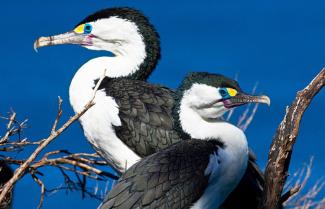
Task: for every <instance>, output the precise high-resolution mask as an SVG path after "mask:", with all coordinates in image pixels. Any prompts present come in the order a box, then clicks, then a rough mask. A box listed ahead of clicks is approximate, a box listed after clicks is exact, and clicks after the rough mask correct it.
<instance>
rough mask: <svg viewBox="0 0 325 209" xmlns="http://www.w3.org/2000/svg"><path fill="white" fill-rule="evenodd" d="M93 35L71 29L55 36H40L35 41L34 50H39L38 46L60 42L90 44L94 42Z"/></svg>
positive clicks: (58, 43)
mask: <svg viewBox="0 0 325 209" xmlns="http://www.w3.org/2000/svg"><path fill="white" fill-rule="evenodd" d="M92 37H93V36H92V35H84V34H78V33H75V32H74V31H70V32H67V33H63V34H60V35H55V36H48V37H39V38H38V39H36V41H35V42H34V50H35V51H36V52H37V49H38V48H41V47H44V46H54V45H60V44H79V45H86V46H90V45H91V44H92V42H91V38H92Z"/></svg>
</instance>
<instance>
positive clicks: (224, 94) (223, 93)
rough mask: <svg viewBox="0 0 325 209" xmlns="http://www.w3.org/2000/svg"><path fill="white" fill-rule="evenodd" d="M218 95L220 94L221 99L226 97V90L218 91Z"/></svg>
mask: <svg viewBox="0 0 325 209" xmlns="http://www.w3.org/2000/svg"><path fill="white" fill-rule="evenodd" d="M219 93H220V95H221V96H222V97H226V96H228V92H227V90H226V89H223V88H222V89H219Z"/></svg>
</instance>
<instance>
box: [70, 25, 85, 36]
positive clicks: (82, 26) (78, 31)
mask: <svg viewBox="0 0 325 209" xmlns="http://www.w3.org/2000/svg"><path fill="white" fill-rule="evenodd" d="M84 30H85V24H81V25H79V26H78V27H76V28H75V29H74V30H73V31H74V32H75V33H78V34H82V33H84Z"/></svg>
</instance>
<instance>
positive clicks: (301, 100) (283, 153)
mask: <svg viewBox="0 0 325 209" xmlns="http://www.w3.org/2000/svg"><path fill="white" fill-rule="evenodd" d="M324 85H325V68H324V69H322V70H321V72H320V73H319V74H318V75H317V76H316V77H315V78H314V79H313V80H312V81H311V83H310V84H309V85H308V86H307V87H306V88H304V89H303V90H301V91H299V92H298V93H297V96H296V98H295V100H294V101H293V103H292V104H291V106H290V107H288V108H287V110H286V114H285V116H284V119H283V120H282V122H281V123H280V125H279V127H278V129H277V132H276V134H275V136H274V138H273V141H272V144H271V147H270V152H269V157H268V164H267V167H266V170H265V187H264V192H263V197H262V201H261V205H260V208H261V209H276V208H281V207H282V202H281V201H280V200H281V194H282V191H283V188H284V184H285V182H286V179H287V177H288V174H287V173H288V168H289V164H290V159H291V153H292V148H293V145H294V144H295V142H296V139H297V136H298V131H299V124H300V121H301V118H302V116H303V113H304V112H305V110H306V109H307V108H308V106H309V104H310V102H311V101H312V99H313V98H314V96H315V95H316V94H317V93H318V92H319V91H320V90H321V89H322V87H323V86H324Z"/></svg>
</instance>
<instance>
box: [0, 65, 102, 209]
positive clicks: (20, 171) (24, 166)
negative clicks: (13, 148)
mask: <svg viewBox="0 0 325 209" xmlns="http://www.w3.org/2000/svg"><path fill="white" fill-rule="evenodd" d="M105 74H106V69H105V70H104V74H103V76H102V77H101V78H100V80H99V81H98V83H97V85H96V87H95V88H94V93H93V96H92V98H91V99H90V101H89V102H88V103H87V104H86V105H85V106H84V108H83V109H82V110H81V111H80V112H78V113H76V114H75V115H74V116H73V117H71V118H70V119H69V120H68V121H66V122H65V123H64V124H63V125H62V126H61V127H60V128H59V129H56V126H57V124H58V122H59V119H60V117H61V114H62V100H61V98H60V97H59V107H58V114H57V116H56V119H55V121H54V124H53V126H52V129H51V134H50V135H49V136H48V137H47V138H45V139H42V140H39V141H38V146H37V148H36V149H35V150H34V151H33V153H32V154H31V155H30V156H29V157H28V158H27V160H21V161H19V160H18V161H17V160H15V162H17V163H19V164H20V166H19V167H18V168H17V169H16V170H15V172H14V175H13V177H12V178H11V179H10V180H9V181H8V182H7V183H6V184H5V185H4V186H3V188H2V191H1V193H0V203H1V202H2V201H3V200H4V198H5V197H6V194H7V193H9V192H11V191H12V188H13V186H14V185H15V183H16V182H17V181H18V180H19V179H20V178H22V177H23V176H24V175H25V174H26V172H27V171H30V172H31V175H32V177H33V179H34V180H35V181H36V182H37V183H38V184H39V185H40V186H41V189H42V196H41V200H40V204H39V207H41V204H42V201H43V196H44V192H43V191H44V184H43V182H42V181H41V180H40V179H38V178H37V176H36V175H35V172H36V171H35V167H36V168H37V165H38V166H39V167H40V166H44V165H45V164H50V165H57V164H63V163H66V164H70V165H74V166H78V167H80V168H83V169H89V170H90V171H91V172H94V173H96V174H100V173H101V171H99V170H98V169H97V170H96V169H95V168H93V167H91V166H88V165H87V164H85V163H83V162H79V161H78V159H77V158H75V159H74V160H70V159H68V158H64V157H63V158H57V159H56V160H52V161H51V160H48V158H47V157H48V156H49V155H50V154H52V153H50V154H46V155H45V156H44V157H43V158H42V159H43V161H44V163H43V164H42V163H38V164H36V165H35V164H34V167H33V166H32V163H33V162H34V161H35V159H36V158H37V156H38V155H39V154H40V152H41V151H43V150H44V149H45V148H46V147H47V145H48V144H49V143H51V142H52V141H53V140H54V139H55V138H57V137H58V136H59V135H60V134H61V133H62V132H63V131H65V130H66V129H67V128H68V127H69V126H70V125H71V124H72V123H74V122H75V121H76V120H78V119H79V118H80V117H81V116H82V115H83V114H84V113H85V112H86V111H87V110H88V109H90V108H91V107H92V106H93V105H94V104H95V103H94V99H95V96H96V92H97V90H98V88H99V85H100V83H101V82H102V80H103V79H104V77H105ZM15 117H16V113H14V114H12V115H11V117H10V119H9V123H8V126H7V129H10V127H11V126H12V124H13V121H15ZM14 130H15V129H14ZM14 133H15V132H13V130H12V129H10V130H8V131H7V134H6V135H5V137H3V138H2V139H1V140H0V142H1V143H5V142H7V141H8V139H9V137H10V136H11V135H13V134H14ZM70 157H71V156H70ZM74 157H75V156H74ZM79 160H80V159H79ZM7 161H9V160H8V159H7ZM81 161H87V159H82V160H81ZM33 168H34V169H33ZM31 169H32V170H31ZM60 169H62V166H61V167H60ZM75 171H76V170H75ZM83 174H85V175H88V176H90V174H89V173H87V172H84V173H83Z"/></svg>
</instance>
